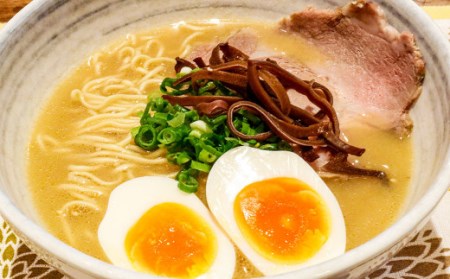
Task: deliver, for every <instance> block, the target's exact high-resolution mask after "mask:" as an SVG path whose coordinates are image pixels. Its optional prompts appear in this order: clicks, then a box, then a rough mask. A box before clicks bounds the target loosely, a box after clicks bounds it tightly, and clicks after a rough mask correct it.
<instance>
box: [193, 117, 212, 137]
mask: <svg viewBox="0 0 450 279" xmlns="http://www.w3.org/2000/svg"><path fill="white" fill-rule="evenodd" d="M190 126H191V128H192V130H197V131H199V132H200V133H202V134H203V133H212V130H211V128H210V127H209V126H208V124H206V122H205V121H203V120H197V121H194V122H192V123H191V124H190Z"/></svg>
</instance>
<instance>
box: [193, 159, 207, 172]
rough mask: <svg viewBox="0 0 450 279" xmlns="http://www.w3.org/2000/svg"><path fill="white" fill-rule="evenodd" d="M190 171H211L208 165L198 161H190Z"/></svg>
mask: <svg viewBox="0 0 450 279" xmlns="http://www.w3.org/2000/svg"><path fill="white" fill-rule="evenodd" d="M191 169H194V170H198V171H201V172H209V171H210V170H211V166H210V165H208V164H204V163H200V162H199V161H194V160H192V161H191Z"/></svg>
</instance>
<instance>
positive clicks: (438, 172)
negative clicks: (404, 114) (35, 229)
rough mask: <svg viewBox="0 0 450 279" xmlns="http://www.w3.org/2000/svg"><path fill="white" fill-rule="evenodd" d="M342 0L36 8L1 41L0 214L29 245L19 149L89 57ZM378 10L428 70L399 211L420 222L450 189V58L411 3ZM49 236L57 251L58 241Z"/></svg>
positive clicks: (136, 0)
mask: <svg viewBox="0 0 450 279" xmlns="http://www.w3.org/2000/svg"><path fill="white" fill-rule="evenodd" d="M345 2H346V1H330V0H320V1H301V0H296V1H291V0H282V1H259V0H245V1H233V0H227V1H220V2H217V1H208V0H200V1H171V0H165V1H162V0H155V1H151V2H150V1H140V0H132V1H113V0H110V1H102V0H93V1H41V0H35V1H33V2H32V4H31V5H30V7H28V8H27V9H25V10H24V11H23V12H21V13H20V14H19V15H18V16H17V17H16V18H14V19H13V20H12V21H11V22H10V23H9V24H8V25H7V26H6V27H5V28H4V30H2V32H1V33H0V61H2V63H1V65H0V77H1V78H0V103H1V104H2V107H3V109H2V110H1V111H0V131H1V136H0V143H1V144H0V154H1V156H0V190H1V192H3V195H2V194H1V192H0V203H3V204H4V205H3V207H1V206H0V213H2V214H3V215H5V218H6V219H8V220H9V221H10V222H11V223H12V224H13V226H14V227H16V228H17V229H18V230H19V231H21V233H22V234H24V235H25V236H27V237H29V238H31V240H32V241H33V236H30V235H29V234H30V231H28V229H27V228H26V226H25V225H24V224H21V223H19V221H18V220H19V219H18V218H15V219H14V217H15V216H18V215H22V214H23V215H24V216H26V217H28V218H29V219H31V220H32V222H33V223H37V224H39V219H38V216H37V215H36V213H35V211H34V209H33V206H32V202H31V197H30V196H29V194H28V191H27V177H26V151H27V142H28V140H29V136H30V131H31V127H32V126H33V123H34V119H35V117H36V115H37V114H38V112H39V109H40V107H41V106H42V104H43V103H44V102H45V100H46V98H47V97H48V96H49V94H51V93H52V91H53V90H52V88H53V87H54V86H55V85H56V84H57V83H58V82H60V81H61V79H62V77H64V75H66V74H67V73H69V72H70V71H71V69H73V68H74V67H76V66H77V65H78V64H79V63H80V61H83V59H86V58H87V57H88V55H89V54H91V53H92V52H93V51H95V50H97V49H99V48H101V47H102V46H105V45H107V44H108V43H110V42H112V41H114V40H116V39H118V38H122V37H124V36H125V35H126V34H127V33H130V32H135V31H140V30H145V29H149V28H151V27H153V26H159V25H165V24H167V23H171V22H176V21H179V19H180V18H183V19H184V20H189V19H196V18H199V17H209V18H214V17H218V18H223V17H232V18H233V17H234V18H236V19H239V18H240V17H245V18H253V19H264V20H272V19H273V20H277V19H279V18H281V17H282V16H286V15H288V14H290V13H292V12H294V11H297V10H299V9H302V8H304V7H306V6H307V5H309V4H314V5H315V6H319V7H333V6H337V5H342V4H344V3H345ZM379 3H380V5H381V6H382V7H383V8H384V10H385V12H386V15H387V16H388V18H389V20H390V23H391V24H393V25H394V26H395V27H397V28H398V29H399V30H410V31H412V32H413V33H415V35H416V38H417V43H418V45H419V47H420V49H421V51H422V53H423V55H424V59H425V61H426V64H427V74H426V79H425V84H424V87H423V93H422V96H421V98H420V99H419V101H418V103H417V104H416V106H415V107H414V109H413V111H412V118H413V120H414V123H415V128H414V131H413V138H414V146H415V147H414V149H415V165H414V169H415V171H414V174H413V178H412V185H411V191H410V195H409V197H408V200H407V202H406V203H405V208H404V211H403V212H404V213H403V215H405V217H407V218H409V219H412V218H411V216H410V213H411V209H412V208H414V207H417V206H419V205H420V206H423V210H422V211H420V212H421V214H422V215H420V214H419V215H418V216H417V218H418V219H419V218H423V217H424V216H425V215H426V214H425V213H426V212H428V211H429V210H431V208H432V207H433V205H432V204H430V205H422V204H423V203H425V201H424V199H423V197H424V196H426V195H431V197H430V198H429V199H428V200H427V202H428V203H429V202H430V201H434V202H437V200H438V199H439V197H440V196H442V195H443V193H444V192H445V188H446V186H447V185H448V179H446V178H445V177H443V174H442V173H443V169H444V168H447V170H448V169H449V168H450V166H449V146H450V137H449V135H450V131H449V129H450V103H449V102H448V100H449V99H450V89H449V86H450V85H449V84H450V56H449V54H448V51H446V50H445V47H444V49H442V47H443V45H442V42H443V40H442V39H440V38H439V36H441V35H439V34H438V33H437V32H436V29H435V27H433V26H429V25H428V24H429V23H430V20H429V19H428V18H427V17H426V16H425V15H423V14H419V15H417V14H416V12H417V11H418V8H417V7H414V4H413V3H412V2H411V3H410V2H405V3H403V1H402V3H392V1H386V2H385V1H379ZM211 7H213V8H211ZM186 10H189V13H186ZM400 11H401V12H400ZM61 19H64V20H61ZM424 23H425V25H423V24H424ZM433 28H434V29H433ZM444 184H445V185H444ZM430 193H431V194H430ZM17 209H18V211H17ZM15 214H16V215H15ZM17 214H18V215H17ZM408 214H409V215H408ZM419 221H421V220H412V222H416V223H418V222H419ZM405 222H406V221H405ZM410 222H411V221H410ZM48 237H49V239H50V240H49V241H52V242H54V243H56V239H53V238H52V237H50V236H48Z"/></svg>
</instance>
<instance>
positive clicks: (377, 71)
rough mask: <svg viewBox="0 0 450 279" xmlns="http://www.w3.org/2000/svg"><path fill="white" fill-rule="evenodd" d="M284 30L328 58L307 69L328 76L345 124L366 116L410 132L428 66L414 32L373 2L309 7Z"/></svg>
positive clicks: (287, 21)
mask: <svg viewBox="0 0 450 279" xmlns="http://www.w3.org/2000/svg"><path fill="white" fill-rule="evenodd" d="M280 28H281V29H282V30H284V31H285V32H290V33H292V34H295V35H299V36H301V37H302V38H304V39H306V40H307V41H308V42H309V43H310V44H312V45H313V46H314V47H317V48H318V49H319V51H320V52H322V53H323V54H325V55H326V56H327V59H326V61H325V63H320V64H313V63H312V64H308V67H309V68H310V70H311V71H312V72H314V73H316V74H317V75H318V76H324V77H327V83H328V84H326V85H327V86H329V88H330V89H332V91H333V95H334V100H335V103H334V106H335V109H336V111H337V113H338V116H339V119H340V122H341V124H342V125H343V126H345V125H346V124H348V123H351V120H352V119H355V118H359V119H358V120H361V118H362V120H363V121H365V122H368V123H371V124H372V125H375V126H377V127H380V128H383V129H394V130H396V131H397V132H398V133H400V134H404V133H406V132H408V131H409V128H410V127H411V125H412V123H411V121H410V119H409V115H408V112H409V110H410V108H411V106H412V105H413V104H414V103H415V101H416V100H417V98H418V96H419V95H420V92H421V85H422V81H423V77H424V72H425V65H424V62H423V60H422V57H421V55H420V52H419V51H418V49H417V47H416V44H415V41H414V37H413V35H412V34H411V33H408V32H402V33H400V32H399V31H397V30H396V29H395V28H393V27H392V26H391V25H389V24H388V23H387V21H386V18H385V16H384V14H383V12H382V10H381V9H380V8H379V7H378V6H377V5H376V4H375V3H372V2H366V1H352V2H351V3H350V4H348V5H347V6H345V7H343V8H341V9H337V10H334V11H330V10H318V9H315V8H309V9H306V10H304V11H301V12H298V13H294V14H292V15H291V16H290V17H288V18H286V19H283V20H282V21H281V22H280Z"/></svg>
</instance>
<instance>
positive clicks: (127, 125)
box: [28, 21, 412, 277]
mask: <svg viewBox="0 0 450 279" xmlns="http://www.w3.org/2000/svg"><path fill="white" fill-rule="evenodd" d="M243 28H248V29H251V30H252V32H256V34H257V36H258V38H259V40H260V41H259V43H260V44H261V45H264V46H265V47H266V48H267V49H268V50H270V51H271V52H275V53H279V55H280V56H286V57H289V58H290V59H293V60H297V61H301V62H302V63H304V64H306V65H307V64H308V62H310V61H314V62H315V63H320V61H321V60H322V59H325V58H324V57H323V56H322V55H321V54H320V53H318V52H317V51H316V50H314V49H313V48H311V47H310V46H309V45H307V44H306V43H304V42H303V41H302V39H301V38H298V37H295V36H288V35H286V34H285V33H281V32H279V31H277V30H276V29H275V27H274V26H273V25H269V24H263V23H257V22H244V23H242V22H239V23H237V22H229V21H222V22H221V23H220V24H216V23H212V22H209V21H205V22H196V23H189V24H186V23H180V24H174V25H172V26H170V27H165V28H160V29H153V30H150V31H148V32H144V33H139V34H130V35H128V36H127V37H126V38H124V39H123V40H120V41H118V42H116V43H114V44H112V45H111V46H109V47H107V48H105V49H102V50H100V51H98V52H96V53H94V54H92V55H91V56H90V57H89V59H88V60H87V61H85V62H83V63H82V64H81V65H80V66H79V67H78V68H77V69H76V70H75V71H73V72H72V73H70V74H69V75H68V76H67V77H66V78H65V79H64V80H63V81H62V82H61V83H60V85H59V86H58V87H57V88H55V89H54V93H53V94H52V95H51V98H50V99H49V100H48V102H47V103H46V104H45V106H44V107H43V109H42V111H41V113H40V115H39V117H38V119H37V121H36V125H35V128H34V130H33V133H32V136H31V140H30V144H29V153H28V156H29V158H28V175H29V181H30V185H31V186H30V189H31V192H32V195H33V198H34V202H35V207H36V209H37V211H38V213H39V216H40V217H41V219H42V222H43V223H44V224H45V226H46V227H47V229H48V230H49V231H50V232H51V233H52V234H54V235H55V236H57V237H58V238H59V239H61V240H63V241H64V242H66V243H68V244H69V245H71V246H73V247H75V248H77V249H79V250H81V251H83V252H85V253H86V254H89V255H91V256H94V257H96V258H98V259H101V260H104V261H108V259H107V257H106V256H105V254H104V252H103V251H102V248H101V247H100V245H99V242H98V239H97V229H98V226H99V223H100V221H101V219H102V218H103V215H104V213H105V210H106V206H107V203H108V197H109V194H110V192H111V191H112V190H113V189H114V188H115V187H116V186H117V185H119V184H120V183H122V182H124V181H126V180H129V179H131V178H133V177H138V176H145V175H167V176H170V177H173V176H174V175H175V174H176V173H177V171H178V168H177V167H176V166H174V165H171V164H169V163H168V162H167V161H166V159H165V157H164V155H165V151H164V150H156V151H152V152H147V151H143V150H141V149H140V148H139V147H137V146H136V145H134V143H133V140H132V137H131V134H130V130H131V129H132V128H134V127H137V126H139V116H138V115H139V112H142V111H143V109H144V107H145V105H146V103H147V100H148V98H147V95H148V94H152V93H153V92H155V91H157V90H158V88H159V84H160V82H161V81H162V79H163V78H164V77H167V76H174V74H175V72H174V70H173V66H174V63H175V62H174V57H177V56H181V57H186V56H187V55H188V54H189V53H190V52H191V50H192V48H193V47H194V46H196V45H201V44H211V43H213V44H217V43H218V42H220V41H224V40H226V38H228V37H230V36H231V35H233V34H235V33H236V32H238V31H239V30H241V29H243ZM343 133H344V134H345V136H346V137H347V138H348V139H349V142H350V143H352V144H353V145H356V146H361V147H365V148H366V153H365V154H364V155H363V156H362V157H358V158H354V160H355V162H356V163H357V164H359V165H361V166H364V167H368V168H372V169H379V170H384V171H385V172H386V173H387V175H388V177H389V182H388V183H386V182H382V181H379V180H377V179H374V178H349V179H342V178H326V179H325V182H326V183H327V185H328V186H329V188H330V189H331V190H332V192H333V193H334V194H335V196H336V198H337V200H338V202H339V204H340V206H341V208H342V211H343V214H344V218H345V223H346V230H347V250H348V249H352V248H354V247H356V246H358V245H361V244H363V243H364V242H366V241H368V240H369V239H371V238H373V237H374V236H376V235H377V234H379V233H380V232H382V231H383V230H385V229H386V228H387V227H388V226H390V225H391V224H392V223H393V222H394V221H395V220H396V218H397V216H398V215H399V213H400V212H401V209H402V205H403V203H404V201H405V198H406V196H407V192H408V184H409V181H410V176H411V166H412V144H411V140H410V139H409V138H400V137H399V136H397V135H395V134H393V133H392V132H390V131H383V130H377V129H375V128H373V127H369V126H367V125H362V124H361V125H359V124H357V123H355V124H354V125H344V128H343ZM369 135H370V136H369ZM205 180H206V177H203V178H202V181H201V183H200V184H201V185H200V189H199V191H198V192H197V195H198V196H199V197H200V198H201V199H203V200H204V192H205V191H204V186H205ZM124 210H126V209H124ZM237 254H238V258H239V263H238V265H237V269H236V271H235V277H251V276H256V275H260V274H259V272H258V271H257V270H255V269H254V268H253V267H252V265H251V264H250V263H248V261H247V260H246V259H245V257H243V256H242V255H241V254H240V253H239V252H237Z"/></svg>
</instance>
